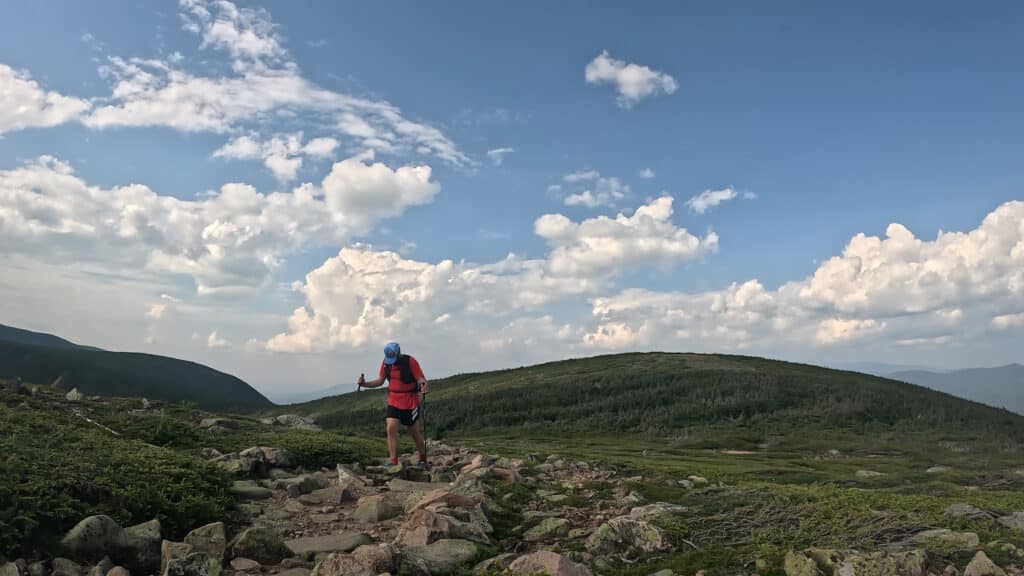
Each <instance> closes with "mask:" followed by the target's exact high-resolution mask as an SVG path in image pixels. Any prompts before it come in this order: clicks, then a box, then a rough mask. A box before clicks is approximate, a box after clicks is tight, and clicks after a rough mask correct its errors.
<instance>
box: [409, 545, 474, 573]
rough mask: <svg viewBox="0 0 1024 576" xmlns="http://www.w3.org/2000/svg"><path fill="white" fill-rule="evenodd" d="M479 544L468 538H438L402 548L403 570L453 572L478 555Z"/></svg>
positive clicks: (413, 571)
mask: <svg viewBox="0 0 1024 576" xmlns="http://www.w3.org/2000/svg"><path fill="white" fill-rule="evenodd" d="M476 554H477V546H476V544H474V543H473V542H469V541H467V540H438V541H437V542H434V543H433V544H430V545H427V546H413V547H410V548H405V549H404V550H402V554H401V570H402V571H403V572H405V573H409V574H421V575H424V576H429V575H431V574H451V573H453V572H455V571H456V570H458V569H459V568H462V567H464V566H466V565H467V564H469V563H470V562H471V561H472V560H473V558H475V557H476Z"/></svg>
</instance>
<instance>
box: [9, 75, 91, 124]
mask: <svg viewBox="0 0 1024 576" xmlns="http://www.w3.org/2000/svg"><path fill="white" fill-rule="evenodd" d="M88 109H89V102H88V101H86V100H82V99H79V98H73V97H70V96H64V95H62V94H60V93H58V92H54V91H47V90H45V89H44V88H43V87H42V86H40V85H39V83H38V82H36V81H35V80H33V79H32V77H31V76H29V74H28V73H27V72H19V71H17V70H15V69H13V68H11V67H10V66H7V65H5V64H0V134H3V133H4V132H11V131H14V130H22V129H25V128H33V127H38V128H47V127H51V126H56V125H58V124H63V123H65V122H68V121H69V120H73V119H75V118H78V117H79V116H80V115H81V114H82V113H84V112H85V111H86V110H88Z"/></svg>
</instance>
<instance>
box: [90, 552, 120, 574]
mask: <svg viewBox="0 0 1024 576" xmlns="http://www.w3.org/2000/svg"><path fill="white" fill-rule="evenodd" d="M113 569H114V562H113V561H112V560H111V559H110V557H109V556H105V557H104V558H103V560H100V561H99V562H98V563H97V564H96V565H95V566H93V567H92V568H91V569H89V576H107V572H110V571H111V570H113Z"/></svg>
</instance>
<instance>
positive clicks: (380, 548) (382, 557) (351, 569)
mask: <svg viewBox="0 0 1024 576" xmlns="http://www.w3.org/2000/svg"><path fill="white" fill-rule="evenodd" d="M397 563H398V555H397V554H396V552H395V549H394V547H393V546H391V545H390V544H378V545H376V546H360V547H359V548H356V549H355V550H353V551H352V552H351V553H350V554H331V555H329V556H327V558H325V559H324V560H323V561H321V562H320V563H318V564H317V565H316V567H315V568H314V569H313V572H312V573H311V574H310V576H377V575H378V574H383V573H385V572H391V571H393V570H394V569H395V568H396V567H397Z"/></svg>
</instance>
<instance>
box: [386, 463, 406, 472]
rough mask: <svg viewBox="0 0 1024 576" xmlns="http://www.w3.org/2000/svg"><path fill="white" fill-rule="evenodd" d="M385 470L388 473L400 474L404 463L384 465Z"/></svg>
mask: <svg viewBox="0 0 1024 576" xmlns="http://www.w3.org/2000/svg"><path fill="white" fill-rule="evenodd" d="M384 471H385V472H387V473H388V474H398V473H399V472H401V471H402V464H401V463H398V464H388V465H387V466H385V467H384Z"/></svg>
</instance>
